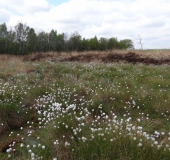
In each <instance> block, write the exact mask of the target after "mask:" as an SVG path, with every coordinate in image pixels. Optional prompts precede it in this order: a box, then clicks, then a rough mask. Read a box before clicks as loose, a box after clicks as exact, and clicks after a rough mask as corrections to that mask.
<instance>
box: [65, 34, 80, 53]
mask: <svg viewBox="0 0 170 160" xmlns="http://www.w3.org/2000/svg"><path fill="white" fill-rule="evenodd" d="M81 43H82V38H81V35H80V34H79V33H78V32H77V31H76V32H74V33H72V34H71V36H70V39H69V41H68V45H69V50H71V51H73V50H74V51H75V50H76V51H78V50H80V49H81Z"/></svg>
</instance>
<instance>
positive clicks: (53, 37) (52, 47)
mask: <svg viewBox="0 0 170 160" xmlns="http://www.w3.org/2000/svg"><path fill="white" fill-rule="evenodd" d="M56 41H57V31H54V30H53V29H52V30H51V32H50V33H49V51H55V50H56V46H57V44H56Z"/></svg>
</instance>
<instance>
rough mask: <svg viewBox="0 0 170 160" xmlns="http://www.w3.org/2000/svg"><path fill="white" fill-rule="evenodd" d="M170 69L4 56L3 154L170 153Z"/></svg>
mask: <svg viewBox="0 0 170 160" xmlns="http://www.w3.org/2000/svg"><path fill="white" fill-rule="evenodd" d="M53 54H54V53H53ZM58 58H59V57H58ZM60 58H61V57H60ZM169 70H170V66H169V65H167V64H166V65H165V64H163V65H159V66H155V65H144V64H140V63H139V64H135V65H133V64H129V63H123V62H120V63H97V62H95V63H94V62H91V63H77V62H62V63H61V62H56V61H55V62H54V61H52V60H50V59H48V58H46V60H43V61H37V60H35V61H29V60H27V61H24V62H23V58H22V57H15V56H6V55H3V56H1V57H0V159H2V160H3V159H4V160H5V159H14V160H15V159H23V160H29V159H30V160H35V159H36V160H37V159H43V160H57V159H58V160H61V159H62V160H63V159H65V160H89V159H91V160H99V159H101V160H104V159H105V160H106V159H114V160H125V159H126V160H137V159H138V160H153V159H154V160H161V159H164V160H169V159H170V108H169V106H170V81H169V79H170V72H169Z"/></svg>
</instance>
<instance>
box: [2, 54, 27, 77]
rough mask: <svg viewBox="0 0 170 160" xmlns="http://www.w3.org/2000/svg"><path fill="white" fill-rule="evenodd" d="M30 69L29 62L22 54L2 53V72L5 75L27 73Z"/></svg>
mask: <svg viewBox="0 0 170 160" xmlns="http://www.w3.org/2000/svg"><path fill="white" fill-rule="evenodd" d="M27 70H30V66H29V64H28V63H25V62H23V57H21V56H10V55H0V72H1V73H3V74H4V75H7V76H8V75H9V76H10V75H14V74H18V73H25V72H27Z"/></svg>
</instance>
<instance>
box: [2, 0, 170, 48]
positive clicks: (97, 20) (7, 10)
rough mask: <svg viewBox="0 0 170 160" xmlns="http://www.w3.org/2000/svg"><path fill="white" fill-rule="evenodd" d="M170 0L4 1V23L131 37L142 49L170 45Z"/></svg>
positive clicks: (103, 35) (43, 29) (38, 29)
mask: <svg viewBox="0 0 170 160" xmlns="http://www.w3.org/2000/svg"><path fill="white" fill-rule="evenodd" d="M169 17H170V0H0V24H2V23H4V22H5V23H6V24H7V26H8V28H14V26H15V25H16V24H17V23H18V22H22V23H26V24H27V25H28V26H29V27H32V28H34V29H35V30H36V31H37V32H38V31H45V32H50V31H51V29H54V30H57V32H58V33H63V32H64V33H66V34H67V36H68V37H69V36H70V34H71V33H74V32H75V31H77V32H78V33H79V34H80V35H81V36H82V37H85V38H92V37H94V36H95V35H96V36H97V38H98V39H99V38H100V37H105V38H111V37H117V39H118V40H122V39H131V40H132V41H133V43H134V46H135V48H136V49H140V48H141V47H140V44H138V42H139V36H140V37H141V39H142V44H143V48H144V49H165V48H170V18H169Z"/></svg>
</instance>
